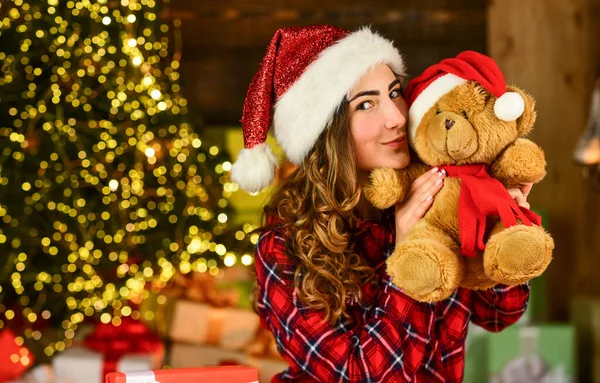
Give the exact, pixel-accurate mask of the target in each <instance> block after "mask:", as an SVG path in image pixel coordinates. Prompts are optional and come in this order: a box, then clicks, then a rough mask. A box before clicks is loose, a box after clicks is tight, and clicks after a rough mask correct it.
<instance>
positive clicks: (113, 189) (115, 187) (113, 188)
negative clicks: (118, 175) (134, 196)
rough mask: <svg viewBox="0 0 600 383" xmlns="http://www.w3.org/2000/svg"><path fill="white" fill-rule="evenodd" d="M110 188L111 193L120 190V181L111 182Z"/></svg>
mask: <svg viewBox="0 0 600 383" xmlns="http://www.w3.org/2000/svg"><path fill="white" fill-rule="evenodd" d="M108 187H109V189H110V190H111V191H115V190H117V189H118V188H119V181H117V180H110V182H109V183H108Z"/></svg>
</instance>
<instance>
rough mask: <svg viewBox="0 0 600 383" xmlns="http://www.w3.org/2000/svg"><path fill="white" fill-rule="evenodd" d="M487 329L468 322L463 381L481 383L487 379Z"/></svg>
mask: <svg viewBox="0 0 600 383" xmlns="http://www.w3.org/2000/svg"><path fill="white" fill-rule="evenodd" d="M488 335H489V333H488V331H487V330H485V329H483V328H481V327H479V326H477V325H475V324H473V323H469V330H468V332H467V339H466V340H465V369H464V374H463V383H481V382H486V381H487V375H488V369H487V349H488V345H487V343H488Z"/></svg>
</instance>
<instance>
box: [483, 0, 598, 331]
mask: <svg viewBox="0 0 600 383" xmlns="http://www.w3.org/2000/svg"><path fill="white" fill-rule="evenodd" d="M598 3H599V2H598V0H570V1H565V0H545V1H523V0H495V1H489V9H488V33H487V37H488V49H489V54H490V55H491V56H492V57H494V58H495V59H496V60H497V61H498V63H499V65H500V67H501V69H502V70H503V71H504V73H505V76H506V78H507V80H508V81H509V82H513V83H515V84H518V85H520V86H522V87H523V88H524V89H527V90H528V91H529V92H530V93H531V94H533V95H534V96H535V98H536V99H537V110H538V120H537V123H536V127H535V130H534V132H533V134H532V135H531V138H532V139H533V140H534V141H536V142H537V143H539V144H540V145H541V146H542V147H543V148H544V150H545V151H546V157H547V162H548V176H547V177H546V179H545V180H544V181H543V182H542V183H541V184H540V185H538V186H536V187H535V188H534V190H533V193H532V195H531V202H532V204H533V205H534V206H536V207H539V208H542V209H545V210H547V211H548V212H549V223H550V232H551V233H552V235H553V236H554V239H555V242H556V249H555V254H554V255H555V256H554V260H553V262H552V263H551V265H550V267H549V269H548V272H547V280H548V283H547V288H548V294H547V296H548V297H549V302H548V303H549V310H550V313H549V317H550V319H554V320H566V319H568V318H569V305H570V300H571V299H572V298H573V297H575V296H577V295H596V296H598V295H600V274H598V270H600V220H599V217H600V188H599V187H598V182H599V180H600V178H599V177H600V176H599V174H598V171H597V169H591V170H590V169H588V170H586V171H583V170H582V169H581V168H579V167H577V166H575V165H574V164H573V161H572V151H573V148H574V147H575V144H576V142H577V139H578V137H579V135H580V134H581V132H583V130H584V128H585V124H586V120H587V113H588V103H589V95H590V89H591V87H592V84H593V78H594V74H595V73H597V72H598V59H599V58H600V55H599V54H598V50H599V48H598V43H599V41H598V40H599V39H598V36H599V35H598V26H597V25H596V24H597V21H596V20H598V19H599V18H598V16H599V12H598V9H599V8H598Z"/></svg>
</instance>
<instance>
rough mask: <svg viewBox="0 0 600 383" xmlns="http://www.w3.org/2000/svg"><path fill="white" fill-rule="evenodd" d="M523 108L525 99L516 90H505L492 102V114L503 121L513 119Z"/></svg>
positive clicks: (519, 114) (520, 113)
mask: <svg viewBox="0 0 600 383" xmlns="http://www.w3.org/2000/svg"><path fill="white" fill-rule="evenodd" d="M524 110H525V101H523V97H521V95H520V94H519V93H517V92H506V93H504V94H503V95H502V96H500V97H499V98H498V99H497V100H496V102H495V103H494V114H495V115H496V117H498V118H499V119H501V120H503V121H514V120H516V119H517V118H519V117H521V115H522V114H523V111H524Z"/></svg>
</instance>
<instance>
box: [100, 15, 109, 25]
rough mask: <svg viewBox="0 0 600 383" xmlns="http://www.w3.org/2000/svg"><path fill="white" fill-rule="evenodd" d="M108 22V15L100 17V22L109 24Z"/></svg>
mask: <svg viewBox="0 0 600 383" xmlns="http://www.w3.org/2000/svg"><path fill="white" fill-rule="evenodd" d="M110 22H111V20H110V17H108V16H104V17H103V18H102V24H104V25H109V24H110Z"/></svg>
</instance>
